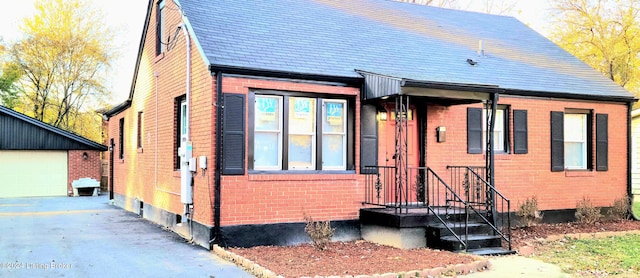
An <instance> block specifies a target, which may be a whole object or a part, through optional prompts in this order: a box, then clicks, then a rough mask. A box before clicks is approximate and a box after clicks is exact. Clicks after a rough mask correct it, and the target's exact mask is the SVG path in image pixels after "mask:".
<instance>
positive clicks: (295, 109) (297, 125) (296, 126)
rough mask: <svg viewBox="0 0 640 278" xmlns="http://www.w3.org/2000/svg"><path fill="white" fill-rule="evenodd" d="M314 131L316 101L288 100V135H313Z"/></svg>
mask: <svg viewBox="0 0 640 278" xmlns="http://www.w3.org/2000/svg"><path fill="white" fill-rule="evenodd" d="M315 130H316V100H315V99H312V98H298V97H292V98H289V133H290V134H313V133H315Z"/></svg>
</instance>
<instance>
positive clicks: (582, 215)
mask: <svg viewBox="0 0 640 278" xmlns="http://www.w3.org/2000/svg"><path fill="white" fill-rule="evenodd" d="M575 216H576V221H578V223H584V224H593V223H595V222H597V221H598V220H600V218H601V217H602V214H601V213H600V208H597V207H595V206H594V205H593V203H592V202H591V199H589V198H587V197H583V198H582V200H580V201H578V203H577V205H576V214H575Z"/></svg>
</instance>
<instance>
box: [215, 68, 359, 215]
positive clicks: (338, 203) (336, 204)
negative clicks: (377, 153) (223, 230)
mask: <svg viewBox="0 0 640 278" xmlns="http://www.w3.org/2000/svg"><path fill="white" fill-rule="evenodd" d="M222 87H223V89H222V91H223V92H225V93H239V94H248V92H249V89H273V90H283V91H296V92H309V93H310V96H313V93H323V94H339V95H344V96H358V93H359V89H358V88H350V87H340V86H329V85H318V84H309V83H295V82H283V81H268V80H256V79H247V78H234V77H226V78H224V80H223V83H222ZM249 105H252V104H247V107H249ZM356 107H357V108H356V118H355V133H356V136H355V150H354V151H355V152H354V153H355V157H356V169H358V168H359V157H360V141H359V134H360V125H359V123H360V111H359V110H360V109H359V107H360V99H359V97H356ZM248 112H249V109H247V113H248ZM247 118H248V114H247ZM247 134H248V133H247ZM212 136H214V135H213V134H212ZM245 145H246V147H247V148H249V147H250V146H249V145H248V140H247V142H245ZM362 181H363V179H362V176H360V175H356V174H286V175H285V174H248V173H245V175H243V176H222V193H221V195H222V209H221V221H222V225H237V224H262V223H280V222H301V221H303V212H306V213H308V214H309V215H310V216H311V217H313V218H314V219H316V220H327V219H332V220H345V219H358V210H359V209H360V208H361V207H362V205H361V202H362V201H363V200H362V197H363V196H364V186H363V182H362Z"/></svg>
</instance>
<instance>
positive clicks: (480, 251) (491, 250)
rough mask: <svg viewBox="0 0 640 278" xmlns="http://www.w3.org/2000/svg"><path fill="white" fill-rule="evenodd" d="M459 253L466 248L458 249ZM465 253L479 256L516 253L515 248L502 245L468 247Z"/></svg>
mask: <svg viewBox="0 0 640 278" xmlns="http://www.w3.org/2000/svg"><path fill="white" fill-rule="evenodd" d="M456 252H457V253H461V252H465V251H464V250H460V251H456ZM465 253H468V254H474V255H478V256H502V255H512V254H515V253H516V251H514V250H507V249H504V248H502V247H486V248H477V249H467V251H466V252H465Z"/></svg>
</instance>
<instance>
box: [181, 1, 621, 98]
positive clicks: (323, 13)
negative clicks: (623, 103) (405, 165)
mask: <svg viewBox="0 0 640 278" xmlns="http://www.w3.org/2000/svg"><path fill="white" fill-rule="evenodd" d="M179 2H180V4H181V5H182V7H183V9H184V12H185V14H186V17H187V18H188V21H189V24H190V25H191V28H192V29H193V33H194V34H195V37H196V40H197V42H198V44H199V48H200V51H202V53H203V54H204V55H205V56H206V59H207V60H208V62H209V63H210V64H211V65H213V66H225V67H227V66H228V67H241V68H250V69H259V70H269V71H283V72H292V73H301V74H314V75H328V76H339V77H354V78H359V77H361V76H360V75H359V74H358V73H357V72H356V71H355V70H356V69H358V70H363V71H368V72H375V73H379V74H383V75H389V76H396V77H400V78H406V79H413V80H422V81H431V82H444V83H462V84H486V85H497V86H499V87H500V88H502V89H506V90H508V91H507V93H509V91H512V92H517V91H528V92H546V93H562V94H577V95H588V96H605V97H606V96H611V97H616V98H629V99H632V98H633V95H632V94H631V93H629V92H628V91H626V90H625V89H623V88H622V87H620V86H618V85H617V84H615V83H613V82H612V81H610V80H609V79H607V78H606V77H604V76H603V75H602V74H600V73H599V72H597V71H595V70H594V69H592V68H590V67H589V66H587V65H586V64H584V63H583V62H581V61H580V60H578V59H577V58H575V57H574V56H572V55H570V54H568V53H567V52H565V51H564V50H562V49H561V48H560V47H558V46H557V45H555V44H554V43H553V42H551V41H549V40H547V39H546V38H545V37H543V36H542V35H540V34H538V33H537V32H535V31H534V30H532V29H530V28H529V27H527V26H526V25H525V24H523V23H521V22H520V21H518V20H517V19H515V18H513V17H507V16H496V15H486V14H481V13H474V12H466V11H457V10H448V9H441V8H436V7H429V6H421V5H415V4H409V3H402V2H394V1H388V0H348V1H347V0H311V1H301V0H265V1H238V0H180V1H179ZM480 40H482V41H483V43H484V49H485V55H484V56H482V55H478V45H479V41H480ZM467 59H472V60H474V61H476V62H477V64H476V65H475V66H472V65H470V64H469V63H467V61H466V60H467Z"/></svg>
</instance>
